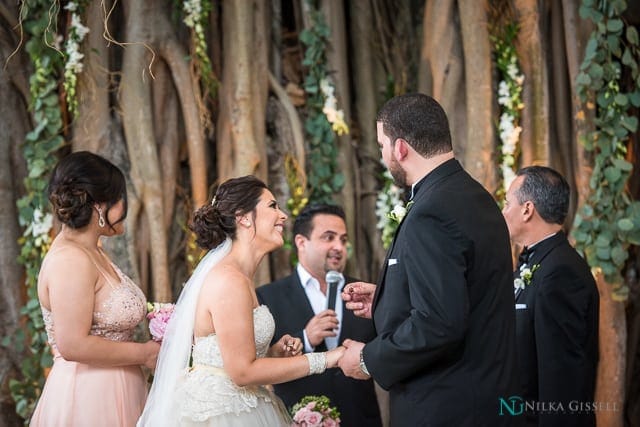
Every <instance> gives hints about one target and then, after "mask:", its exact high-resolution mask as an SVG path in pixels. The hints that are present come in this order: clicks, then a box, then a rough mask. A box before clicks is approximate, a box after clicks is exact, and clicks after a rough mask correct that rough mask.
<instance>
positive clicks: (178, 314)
mask: <svg viewBox="0 0 640 427" xmlns="http://www.w3.org/2000/svg"><path fill="white" fill-rule="evenodd" d="M230 250H231V239H229V238H227V239H226V240H225V241H224V242H222V243H221V244H220V245H218V246H217V247H216V248H215V249H212V250H210V251H209V252H208V253H207V255H205V256H204V258H202V260H201V261H200V263H199V264H198V266H197V267H196V269H195V271H194V272H193V274H192V275H191V278H190V279H189V280H188V281H187V283H186V285H185V286H184V288H183V290H182V292H181V293H180V297H179V298H178V302H177V303H176V306H175V309H174V312H173V315H172V317H171V320H170V321H169V323H168V325H167V329H166V332H165V335H164V338H163V340H162V346H161V347H160V353H159V355H158V362H157V363H156V370H155V374H154V378H153V384H152V385H151V391H150V392H149V396H148V398H147V403H146V405H145V407H144V411H143V412H142V415H141V416H140V419H139V420H138V423H137V424H136V425H137V427H147V426H149V427H158V426H176V425H178V419H177V418H178V411H177V409H176V408H175V406H174V405H175V403H176V398H175V392H176V390H177V385H178V381H179V380H180V378H181V377H182V376H183V375H184V372H185V370H186V369H188V367H189V358H190V355H191V346H192V343H193V327H194V323H195V314H196V304H197V302H198V296H199V295H200V289H201V288H202V284H203V283H204V280H205V278H206V276H207V274H208V273H209V271H210V270H211V268H213V267H214V266H215V265H216V264H218V263H219V262H220V260H222V258H224V257H225V256H226V255H227V254H228V253H229V251H230Z"/></svg>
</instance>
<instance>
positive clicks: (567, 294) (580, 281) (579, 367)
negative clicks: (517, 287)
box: [515, 232, 599, 427]
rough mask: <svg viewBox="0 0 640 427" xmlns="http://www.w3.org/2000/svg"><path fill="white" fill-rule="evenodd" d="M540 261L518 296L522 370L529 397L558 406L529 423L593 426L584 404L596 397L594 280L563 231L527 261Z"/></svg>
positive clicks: (538, 247)
mask: <svg viewBox="0 0 640 427" xmlns="http://www.w3.org/2000/svg"><path fill="white" fill-rule="evenodd" d="M536 264H537V265H538V266H539V267H538V268H537V269H536V270H535V271H534V272H533V276H532V280H531V283H530V284H529V285H526V286H525V289H524V290H523V291H520V292H518V293H517V294H516V337H517V343H518V347H517V353H518V361H519V364H520V366H519V373H520V378H521V382H522V385H523V393H524V396H523V397H524V398H525V400H535V401H540V402H556V404H555V405H554V407H555V409H554V410H553V411H547V412H542V413H540V414H538V415H537V416H535V414H527V425H530V426H541V427H542V426H544V427H546V426H549V427H554V426H563V427H564V426H576V427H578V426H580V427H589V426H595V416H594V413H593V412H592V411H588V410H587V411H585V410H584V409H585V408H587V407H586V406H585V405H584V403H585V402H586V403H587V404H588V403H589V402H593V401H594V390H595V378H596V367H597V363H598V308H599V296H598V289H597V287H596V283H595V281H594V279H593V275H592V274H591V270H590V268H589V266H588V265H587V263H586V262H585V260H584V259H583V258H582V257H581V256H580V255H579V254H578V253H577V252H576V250H575V249H574V248H573V247H571V245H570V244H569V242H568V241H567V238H566V236H565V234H564V233H562V232H559V233H557V234H555V235H554V236H552V237H549V238H547V239H546V240H543V241H542V242H540V243H539V244H537V245H535V246H534V248H533V253H532V254H531V256H530V258H529V261H528V262H527V265H528V266H529V267H533V266H534V265H536ZM515 274H516V275H519V272H518V271H516V273H515ZM558 402H559V403H561V404H562V410H560V409H559V408H560V406H559V405H558V404H557V403H558ZM572 402H573V403H572ZM577 402H582V406H578V405H579V404H578V403H577ZM548 407H549V408H550V405H548ZM580 409H581V410H580ZM563 412H564V413H563ZM532 415H534V416H532Z"/></svg>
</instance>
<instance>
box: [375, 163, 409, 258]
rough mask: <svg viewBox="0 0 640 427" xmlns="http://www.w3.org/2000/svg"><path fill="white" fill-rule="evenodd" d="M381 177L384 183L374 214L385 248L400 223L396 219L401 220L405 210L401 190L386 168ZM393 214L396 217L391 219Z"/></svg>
mask: <svg viewBox="0 0 640 427" xmlns="http://www.w3.org/2000/svg"><path fill="white" fill-rule="evenodd" d="M383 177H384V185H383V187H382V191H380V192H379V193H378V198H377V200H376V216H377V217H378V224H377V225H376V227H377V228H378V229H379V230H381V232H382V245H383V246H384V247H385V248H387V247H389V245H390V244H391V240H393V234H394V233H395V231H396V228H398V224H399V223H400V221H399V220H398V219H400V220H402V217H404V215H405V214H406V212H407V211H406V207H405V204H404V202H403V201H402V193H403V191H402V189H401V188H400V187H398V186H397V185H395V184H394V182H393V178H392V177H391V174H390V173H389V171H388V170H385V171H384V174H383ZM394 216H395V218H396V219H393V217H394Z"/></svg>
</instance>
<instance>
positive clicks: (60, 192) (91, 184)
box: [48, 151, 127, 229]
mask: <svg viewBox="0 0 640 427" xmlns="http://www.w3.org/2000/svg"><path fill="white" fill-rule="evenodd" d="M48 192H49V201H50V202H51V204H52V205H53V211H54V212H55V214H56V217H57V218H58V220H59V221H60V222H61V223H63V224H65V225H66V226H68V227H70V228H82V227H85V226H87V225H88V224H89V223H90V222H91V216H92V215H93V211H94V209H95V208H94V206H95V204H97V203H98V204H99V203H106V205H107V207H106V211H105V212H103V216H104V219H105V221H106V223H107V224H108V225H109V227H111V228H112V229H113V225H114V224H111V223H110V222H109V209H111V207H112V206H113V205H115V204H116V203H118V202H119V201H120V199H122V200H123V201H124V212H123V214H122V216H121V217H120V218H119V219H118V220H117V221H116V222H115V224H117V223H119V222H121V221H123V220H124V219H125V218H126V216H127V185H126V181H125V178H124V174H123V173H122V171H120V169H118V168H117V167H116V166H115V165H114V164H113V163H111V162H110V161H108V160H107V159H105V158H104V157H100V156H98V155H97V154H93V153H90V152H88V151H77V152H75V153H71V154H69V155H68V156H65V157H63V158H62V159H61V160H60V161H59V162H58V164H57V165H56V167H55V168H54V169H53V173H52V174H51V179H50V180H49V190H48Z"/></svg>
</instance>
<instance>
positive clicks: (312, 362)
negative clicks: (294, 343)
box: [304, 353, 327, 375]
mask: <svg viewBox="0 0 640 427" xmlns="http://www.w3.org/2000/svg"><path fill="white" fill-rule="evenodd" d="M304 355H305V357H306V358H307V360H308V361H309V375H313V374H321V373H323V372H324V371H325V369H327V354H326V353H305V354H304Z"/></svg>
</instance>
